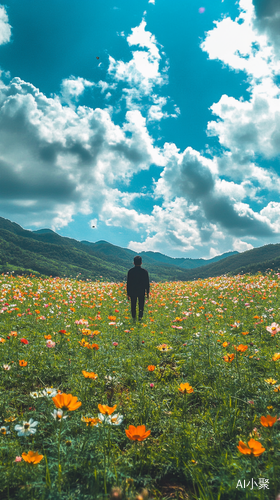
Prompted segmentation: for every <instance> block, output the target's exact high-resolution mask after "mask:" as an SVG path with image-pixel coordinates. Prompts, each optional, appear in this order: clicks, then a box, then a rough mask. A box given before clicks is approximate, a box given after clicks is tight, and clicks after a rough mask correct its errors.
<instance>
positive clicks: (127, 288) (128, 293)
mask: <svg viewBox="0 0 280 500" xmlns="http://www.w3.org/2000/svg"><path fill="white" fill-rule="evenodd" d="M130 293H131V291H130V277H129V271H128V273H127V280H126V294H127V298H128V300H130Z"/></svg>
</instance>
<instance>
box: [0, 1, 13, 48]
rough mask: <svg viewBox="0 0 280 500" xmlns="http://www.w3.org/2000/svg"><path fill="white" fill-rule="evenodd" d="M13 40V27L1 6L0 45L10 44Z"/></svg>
mask: <svg viewBox="0 0 280 500" xmlns="http://www.w3.org/2000/svg"><path fill="white" fill-rule="evenodd" d="M10 39H11V26H10V24H9V18H8V15H7V12H6V9H5V7H4V6H3V5H0V45H3V44H5V43H8V42H9V41H10Z"/></svg>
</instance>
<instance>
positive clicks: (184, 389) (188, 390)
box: [179, 382, 193, 394]
mask: <svg viewBox="0 0 280 500" xmlns="http://www.w3.org/2000/svg"><path fill="white" fill-rule="evenodd" d="M179 391H180V392H183V393H184V394H186V393H188V394H191V393H192V392H193V388H192V386H191V385H190V384H189V383H188V382H187V383H185V384H180V387H179Z"/></svg>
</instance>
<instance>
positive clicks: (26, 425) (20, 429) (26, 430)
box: [15, 418, 39, 436]
mask: <svg viewBox="0 0 280 500" xmlns="http://www.w3.org/2000/svg"><path fill="white" fill-rule="evenodd" d="M38 423H39V422H34V421H33V418H31V419H30V420H29V422H23V423H22V425H16V426H15V431H17V433H18V436H30V434H35V432H36V429H35V427H36V425H38Z"/></svg>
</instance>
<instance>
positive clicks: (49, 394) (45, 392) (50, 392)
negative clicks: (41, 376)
mask: <svg viewBox="0 0 280 500" xmlns="http://www.w3.org/2000/svg"><path fill="white" fill-rule="evenodd" d="M58 392H60V391H58V389H54V388H53V387H45V389H44V390H43V391H42V396H46V397H48V398H54V397H55V396H56V395H57V393H58Z"/></svg>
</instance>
